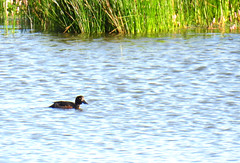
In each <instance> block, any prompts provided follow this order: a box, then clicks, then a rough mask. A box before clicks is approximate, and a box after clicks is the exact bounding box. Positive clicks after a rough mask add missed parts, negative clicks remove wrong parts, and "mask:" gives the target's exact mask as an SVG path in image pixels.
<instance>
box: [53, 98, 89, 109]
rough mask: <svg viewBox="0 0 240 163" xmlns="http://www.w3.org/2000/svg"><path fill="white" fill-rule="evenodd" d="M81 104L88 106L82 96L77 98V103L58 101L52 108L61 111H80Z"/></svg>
mask: <svg viewBox="0 0 240 163" xmlns="http://www.w3.org/2000/svg"><path fill="white" fill-rule="evenodd" d="M81 104H88V103H87V102H86V101H85V100H84V97H83V96H82V95H80V96H77V97H76V99H75V103H73V102H70V101H56V102H54V103H53V104H52V105H51V106H49V107H51V108H61V109H79V110H82V109H81V108H80V105H81Z"/></svg>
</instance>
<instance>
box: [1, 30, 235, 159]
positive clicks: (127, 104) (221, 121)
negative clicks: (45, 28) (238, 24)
mask: <svg viewBox="0 0 240 163" xmlns="http://www.w3.org/2000/svg"><path fill="white" fill-rule="evenodd" d="M0 34H1V35H0V49H1V51H0V99H1V109H0V133H1V143H0V162H3V163H5V162H6V163H8V162H81V161H88V162H113V161H114V162H144V163H145V162H239V161H240V154H239V153H240V143H239V142H240V121H239V119H240V111H239V106H240V102H239V101H240V91H239V86H240V71H239V65H240V46H239V42H240V35H239V34H220V33H205V34H202V33H191V32H189V33H187V34H185V35H178V34H176V35H171V36H165V37H160V36H159V37H154V38H147V37H139V38H134V39H133V38H124V37H112V38H111V37H110V38H108V37H101V38H95V39H93V38H91V39H90V38H84V37H81V36H65V35H59V36H58V35H51V34H44V33H30V32H23V33H22V32H20V31H18V30H17V31H16V33H15V34H13V35H12V34H9V35H4V32H3V31H1V33H0ZM77 95H84V96H85V100H86V101H87V102H88V103H89V105H82V106H81V108H82V109H83V111H82V112H81V111H77V110H60V109H52V108H48V106H49V105H51V104H52V102H53V101H58V100H68V101H74V99H75V97H76V96H77Z"/></svg>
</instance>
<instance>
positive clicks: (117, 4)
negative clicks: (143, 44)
mask: <svg viewBox="0 0 240 163" xmlns="http://www.w3.org/2000/svg"><path fill="white" fill-rule="evenodd" d="M25 1H26V0H25ZM23 4H24V6H25V7H24V8H22V9H23V12H24V15H27V17H28V19H29V20H30V22H31V24H32V26H33V27H34V28H37V27H40V28H41V29H42V30H51V31H56V32H64V33H66V32H67V33H90V34H92V33H126V34H137V33H142V34H143V33H159V32H169V31H172V32H173V31H176V30H178V29H182V28H190V27H196V26H198V27H204V28H225V27H228V26H230V27H231V28H233V27H234V28H236V27H238V25H239V23H240V1H239V0H194V1H193V0H28V1H26V3H23Z"/></svg>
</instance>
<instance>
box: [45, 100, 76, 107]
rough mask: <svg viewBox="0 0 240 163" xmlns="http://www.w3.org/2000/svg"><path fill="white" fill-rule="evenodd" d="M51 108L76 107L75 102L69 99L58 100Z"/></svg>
mask: <svg viewBox="0 0 240 163" xmlns="http://www.w3.org/2000/svg"><path fill="white" fill-rule="evenodd" d="M49 107H51V108H62V109H72V108H75V104H74V103H73V102H69V101H56V102H54V103H53V104H52V105H51V106H49Z"/></svg>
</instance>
